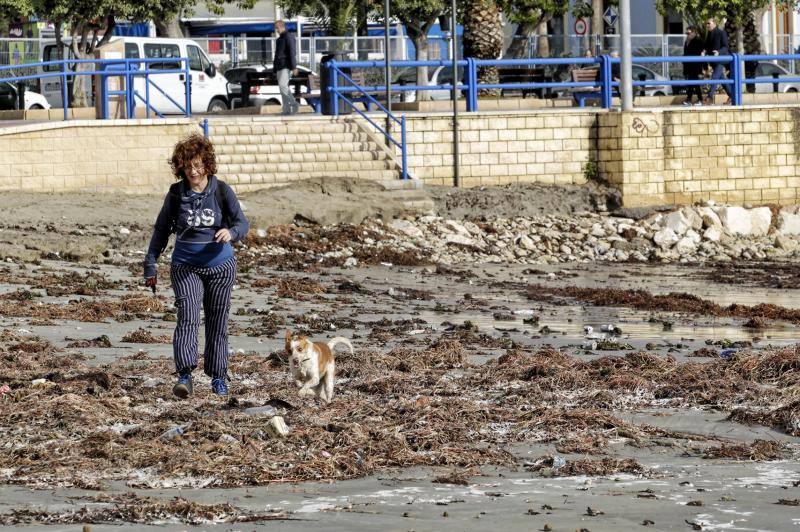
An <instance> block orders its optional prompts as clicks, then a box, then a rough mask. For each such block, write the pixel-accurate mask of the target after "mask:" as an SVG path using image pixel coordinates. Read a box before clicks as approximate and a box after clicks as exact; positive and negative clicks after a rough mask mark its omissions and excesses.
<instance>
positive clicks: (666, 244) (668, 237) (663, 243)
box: [653, 227, 680, 249]
mask: <svg viewBox="0 0 800 532" xmlns="http://www.w3.org/2000/svg"><path fill="white" fill-rule="evenodd" d="M679 239H680V238H679V237H678V235H676V234H675V231H673V230H672V229H670V228H669V227H666V228H664V229H662V230H661V231H656V234H655V235H653V242H655V243H656V245H658V246H660V247H661V248H663V249H669V248H671V247H672V245H673V244H674V243H675V242H677V241H678V240H679Z"/></svg>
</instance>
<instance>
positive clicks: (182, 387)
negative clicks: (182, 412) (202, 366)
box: [172, 373, 192, 399]
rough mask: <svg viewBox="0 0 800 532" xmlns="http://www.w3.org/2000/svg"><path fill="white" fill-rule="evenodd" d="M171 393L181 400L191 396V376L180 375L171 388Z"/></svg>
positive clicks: (189, 374)
mask: <svg viewBox="0 0 800 532" xmlns="http://www.w3.org/2000/svg"><path fill="white" fill-rule="evenodd" d="M172 393H174V394H175V395H176V396H177V397H180V398H181V399H186V398H187V397H189V396H190V395H192V374H191V373H182V374H181V376H180V377H178V382H177V383H176V384H175V386H173V387H172Z"/></svg>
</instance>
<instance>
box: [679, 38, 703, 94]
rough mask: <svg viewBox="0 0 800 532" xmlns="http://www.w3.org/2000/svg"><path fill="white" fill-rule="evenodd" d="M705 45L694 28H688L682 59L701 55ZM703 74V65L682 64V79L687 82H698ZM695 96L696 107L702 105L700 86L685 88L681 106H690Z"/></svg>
mask: <svg viewBox="0 0 800 532" xmlns="http://www.w3.org/2000/svg"><path fill="white" fill-rule="evenodd" d="M705 47H706V44H705V43H704V42H703V40H702V39H701V38H700V36H699V35H698V34H697V28H696V27H695V26H689V28H688V29H687V30H686V42H684V43H683V55H684V57H693V56H700V55H703V51H704V50H705ZM702 74H703V63H694V62H691V63H690V62H686V63H683V77H684V78H686V80H687V81H698V80H699V79H700V78H701V76H702ZM695 95H696V96H697V105H703V92H702V91H701V90H700V85H689V86H687V87H686V101H685V102H683V105H692V98H693V97H694V96H695Z"/></svg>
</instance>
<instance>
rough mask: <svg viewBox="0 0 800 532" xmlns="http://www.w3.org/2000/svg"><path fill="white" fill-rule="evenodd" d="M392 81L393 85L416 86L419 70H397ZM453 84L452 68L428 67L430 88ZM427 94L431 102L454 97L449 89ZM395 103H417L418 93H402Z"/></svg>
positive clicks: (394, 98)
mask: <svg viewBox="0 0 800 532" xmlns="http://www.w3.org/2000/svg"><path fill="white" fill-rule="evenodd" d="M459 75H460V72H459ZM392 79H393V81H392V85H416V84H417V69H416V67H403V68H402V69H397V70H396V71H395V72H394V75H393V76H392ZM452 82H453V67H452V66H438V67H428V83H427V85H428V86H434V85H447V84H450V83H452ZM426 92H427V93H428V94H429V95H430V99H431V100H450V99H452V97H453V93H452V91H450V90H447V89H439V90H430V91H426ZM393 101H398V102H415V101H417V91H415V90H408V91H402V92H401V93H398V94H397V95H396V96H394V97H393Z"/></svg>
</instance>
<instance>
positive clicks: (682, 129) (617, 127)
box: [598, 106, 800, 206]
mask: <svg viewBox="0 0 800 532" xmlns="http://www.w3.org/2000/svg"><path fill="white" fill-rule="evenodd" d="M598 120H599V128H598V136H599V138H600V140H599V150H598V158H599V167H600V172H601V175H603V176H606V177H607V178H608V179H609V181H610V182H612V183H613V184H615V185H616V186H618V187H620V188H621V190H622V195H623V198H624V202H625V204H626V205H631V206H640V205H655V204H678V205H689V204H692V203H694V202H697V201H702V200H708V199H713V200H715V201H717V202H720V203H730V204H734V205H741V204H745V203H751V204H764V203H775V204H783V205H789V204H795V203H798V200H800V177H799V176H800V158H799V157H798V155H799V154H800V133H798V121H799V120H800V109H798V108H796V107H788V106H781V107H778V106H765V107H760V108H740V109H730V108H717V109H691V110H679V109H661V110H653V111H633V112H630V113H606V114H604V115H598Z"/></svg>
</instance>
